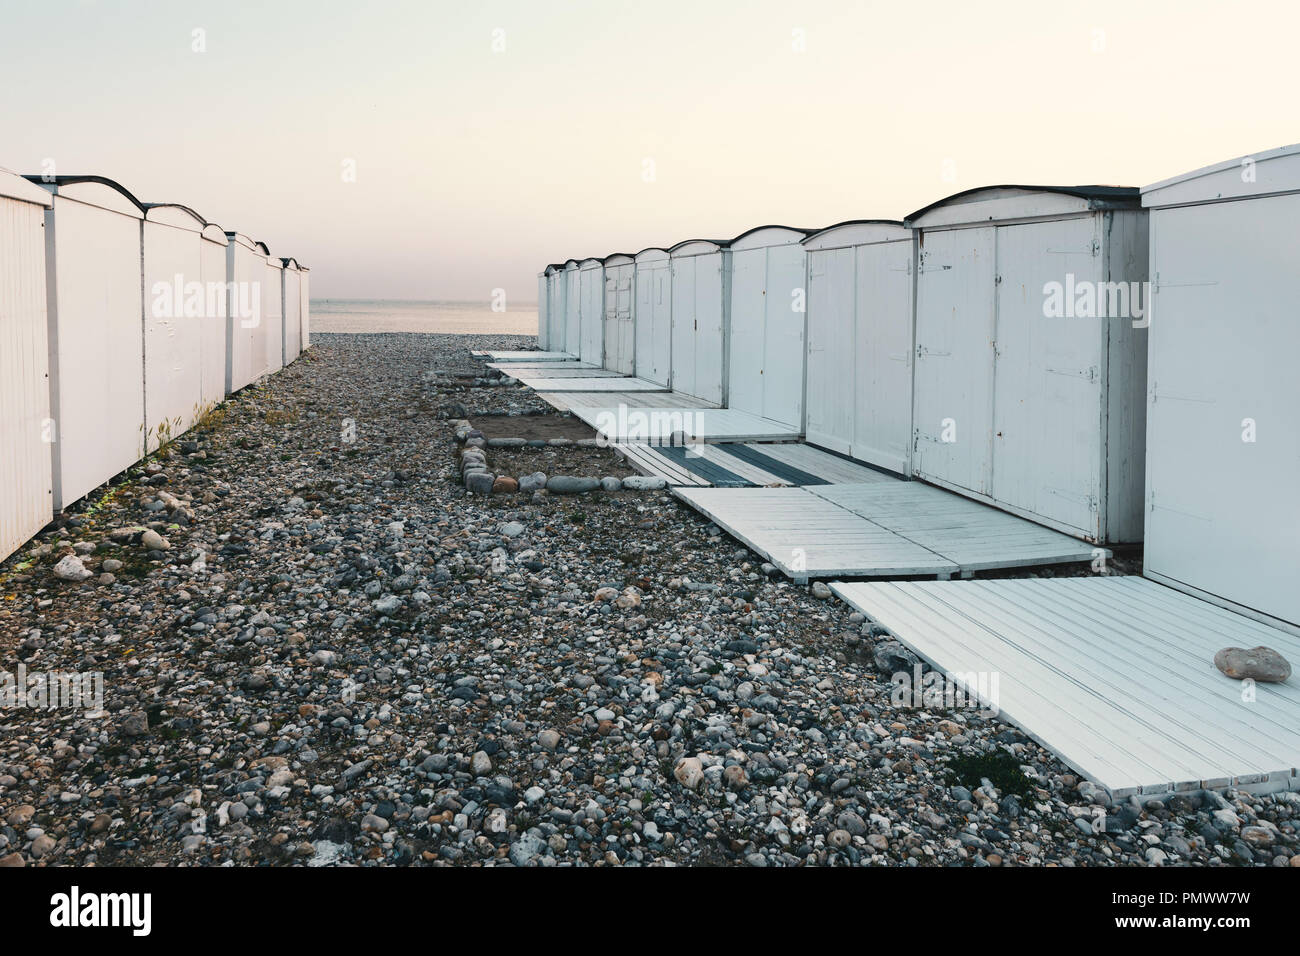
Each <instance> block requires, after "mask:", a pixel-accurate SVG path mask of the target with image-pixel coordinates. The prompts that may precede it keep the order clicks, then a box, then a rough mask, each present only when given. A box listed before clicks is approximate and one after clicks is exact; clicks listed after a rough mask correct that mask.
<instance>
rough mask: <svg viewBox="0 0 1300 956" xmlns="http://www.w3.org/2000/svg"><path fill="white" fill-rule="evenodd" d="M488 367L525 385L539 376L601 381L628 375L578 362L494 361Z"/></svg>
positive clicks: (620, 378)
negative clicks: (525, 363)
mask: <svg viewBox="0 0 1300 956" xmlns="http://www.w3.org/2000/svg"><path fill="white" fill-rule="evenodd" d="M488 367H489V368H494V369H496V370H497V371H499V372H504V373H505V374H506V375H509V376H510V377H511V378H517V379H519V381H520V382H522V383H523V384H525V385H529V384H530V383H531V380H532V379H537V378H563V379H571V378H581V379H600V380H601V381H607V380H608V379H619V380H620V381H621V380H623V379H625V378H626V377H627V376H625V375H623V374H622V373H620V372H611V371H610V370H609V369H607V368H591V367H590V366H587V365H579V364H577V363H576V362H555V363H553V364H551V365H550V366H549V367H548V366H545V365H541V364H537V365H534V364H532V363H529V364H528V365H524V364H522V363H517V362H493V363H492V364H491V365H489V366H488Z"/></svg>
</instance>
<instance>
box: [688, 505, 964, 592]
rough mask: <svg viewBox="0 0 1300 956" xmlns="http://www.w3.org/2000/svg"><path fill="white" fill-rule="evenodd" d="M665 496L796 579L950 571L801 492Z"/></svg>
mask: <svg viewBox="0 0 1300 956" xmlns="http://www.w3.org/2000/svg"><path fill="white" fill-rule="evenodd" d="M673 494H674V495H676V496H677V497H678V498H681V499H682V500H683V501H685V502H687V503H688V504H690V505H691V507H693V508H695V510H697V511H699V512H701V513H702V514H704V515H705V516H707V517H708V518H710V519H712V520H713V521H714V522H715V523H716V524H717V525H718V527H720V528H722V529H723V530H724V531H726V532H727V533H728V534H730V535H731V536H732V537H733V538H735V539H736V540H738V541H740V542H742V543H744V544H745V545H747V546H748V547H749V548H751V549H752V550H754V551H757V552H758V553H759V554H760V555H762V556H763V557H764V558H766V559H767V560H768V561H770V562H771V563H772V564H774V565H776V566H777V567H778V568H780V569H781V570H782V571H783V572H784V573H785V574H787V575H788V576H790V577H792V578H794V579H795V580H796V581H804V580H807V579H808V578H809V577H828V576H833V575H847V576H852V577H878V576H881V575H891V576H893V575H913V574H925V575H942V576H943V577H948V576H950V575H952V574H953V573H955V572H956V571H957V570H958V568H957V565H956V564H955V563H953V562H952V561H950V560H948V559H947V558H945V557H943V556H942V555H939V554H935V553H934V552H933V551H931V550H930V549H928V548H923V547H922V546H921V545H919V544H915V543H913V542H911V541H908V540H907V539H906V538H904V537H903V536H902V535H898V534H895V533H894V532H892V531H889V530H888V529H886V528H882V527H881V526H880V525H878V524H874V523H872V522H870V521H867V520H866V519H864V518H856V517H854V516H853V515H851V514H849V513H848V512H846V511H845V510H844V509H843V508H841V507H840V506H839V505H836V504H832V503H831V502H829V501H826V500H825V499H823V498H818V497H817V496H816V495H811V494H809V493H808V492H807V490H806V489H803V488H674V489H673Z"/></svg>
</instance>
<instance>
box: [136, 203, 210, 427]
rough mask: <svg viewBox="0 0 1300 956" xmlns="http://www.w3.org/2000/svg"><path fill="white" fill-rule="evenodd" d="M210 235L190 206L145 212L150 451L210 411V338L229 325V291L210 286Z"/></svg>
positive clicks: (156, 205)
mask: <svg viewBox="0 0 1300 956" xmlns="http://www.w3.org/2000/svg"><path fill="white" fill-rule="evenodd" d="M206 228H207V223H206V221H205V220H204V219H203V217H202V216H200V215H199V214H198V213H196V212H195V211H194V210H193V209H190V208H189V207H188V206H182V205H179V204H176V203H147V204H146V205H145V217H144V245H143V250H144V424H145V451H146V452H152V451H154V450H156V449H157V448H158V446H159V445H161V444H162V443H163V442H164V441H166V440H168V439H169V438H174V437H175V436H177V435H179V434H181V433H182V432H185V431H188V430H189V428H190V426H192V425H193V424H194V422H195V421H197V420H198V418H199V416H200V415H201V414H202V412H203V404H204V402H203V368H204V357H203V344H204V343H203V337H204V331H205V329H207V328H208V327H209V326H215V327H218V328H219V327H220V325H221V324H222V321H223V319H224V318H225V301H224V298H225V286H224V285H223V284H220V283H218V284H216V285H213V286H210V287H209V286H205V285H204V283H203V243H204V240H203V231H204V229H206ZM223 238H224V237H223ZM222 344H223V347H224V342H223V343H222Z"/></svg>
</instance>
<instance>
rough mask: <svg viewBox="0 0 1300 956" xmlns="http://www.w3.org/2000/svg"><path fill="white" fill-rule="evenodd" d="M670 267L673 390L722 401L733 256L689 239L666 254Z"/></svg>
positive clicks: (715, 243) (718, 245) (723, 247)
mask: <svg viewBox="0 0 1300 956" xmlns="http://www.w3.org/2000/svg"><path fill="white" fill-rule="evenodd" d="M668 254H669V257H670V261H671V264H672V282H671V288H672V387H673V391H675V392H681V393H682V394H684V395H692V396H694V397H696V398H701V399H703V400H705V401H707V402H714V403H716V404H719V405H720V404H722V403H723V401H724V400H725V398H726V394H725V389H724V385H723V383H724V382H725V381H726V369H725V352H724V346H725V342H726V329H727V314H728V313H727V307H728V299H729V294H730V289H731V253H730V252H729V251H728V249H727V241H726V240H724V239H718V240H714V239H688V240H686V241H685V242H679V243H678V244H677V245H675V246H673V247H672V248H671V249H669V250H668Z"/></svg>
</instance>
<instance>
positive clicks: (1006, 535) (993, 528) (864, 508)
mask: <svg viewBox="0 0 1300 956" xmlns="http://www.w3.org/2000/svg"><path fill="white" fill-rule="evenodd" d="M809 490H810V491H811V492H812V493H813V494H815V495H818V496H819V497H822V498H825V499H826V500H827V501H831V502H834V503H835V504H837V505H839V506H840V507H842V508H844V509H845V510H847V511H851V512H852V513H853V514H855V515H860V516H861V517H863V518H866V519H868V520H870V521H874V522H876V523H877V524H880V525H883V526H884V527H886V528H888V529H889V530H891V531H895V532H897V533H898V534H901V535H903V536H904V537H906V538H907V539H908V540H909V541H915V542H916V543H917V544H919V545H921V546H922V547H926V548H931V549H933V550H935V551H938V552H939V553H940V554H943V555H944V556H946V557H948V558H951V559H952V560H953V561H955V562H956V563H957V564H959V565H960V566H961V569H962V572H963V573H964V574H970V573H973V572H975V571H987V570H989V569H991V568H1015V567H1025V566H1034V565H1042V564H1063V563H1070V562H1079V561H1091V560H1093V558H1094V557H1096V556H1098V554H1099V553H1100V554H1103V555H1108V554H1109V552H1107V551H1105V550H1104V549H1099V548H1096V547H1095V546H1094V545H1091V544H1088V543H1086V542H1083V541H1079V540H1078V539H1077V538H1071V537H1070V536H1069V535H1067V534H1061V533H1060V532H1059V531H1053V530H1051V529H1050V528H1044V527H1043V526H1042V525H1038V524H1034V523H1033V522H1032V521H1027V520H1025V519H1024V518H1018V517H1016V516H1015V515H1012V514H1007V513H1006V512H1005V511H999V510H998V509H997V508H993V507H991V506H989V505H985V504H981V503H980V502H977V501H971V500H970V499H969V498H963V497H962V496H961V495H957V494H953V493H952V492H949V491H944V490H943V489H941V488H935V487H933V486H931V485H926V484H922V483H921V482H919V481H895V480H892V479H888V478H887V479H886V480H884V481H878V482H875V483H873V484H843V485H829V486H825V487H817V488H810V489H809Z"/></svg>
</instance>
